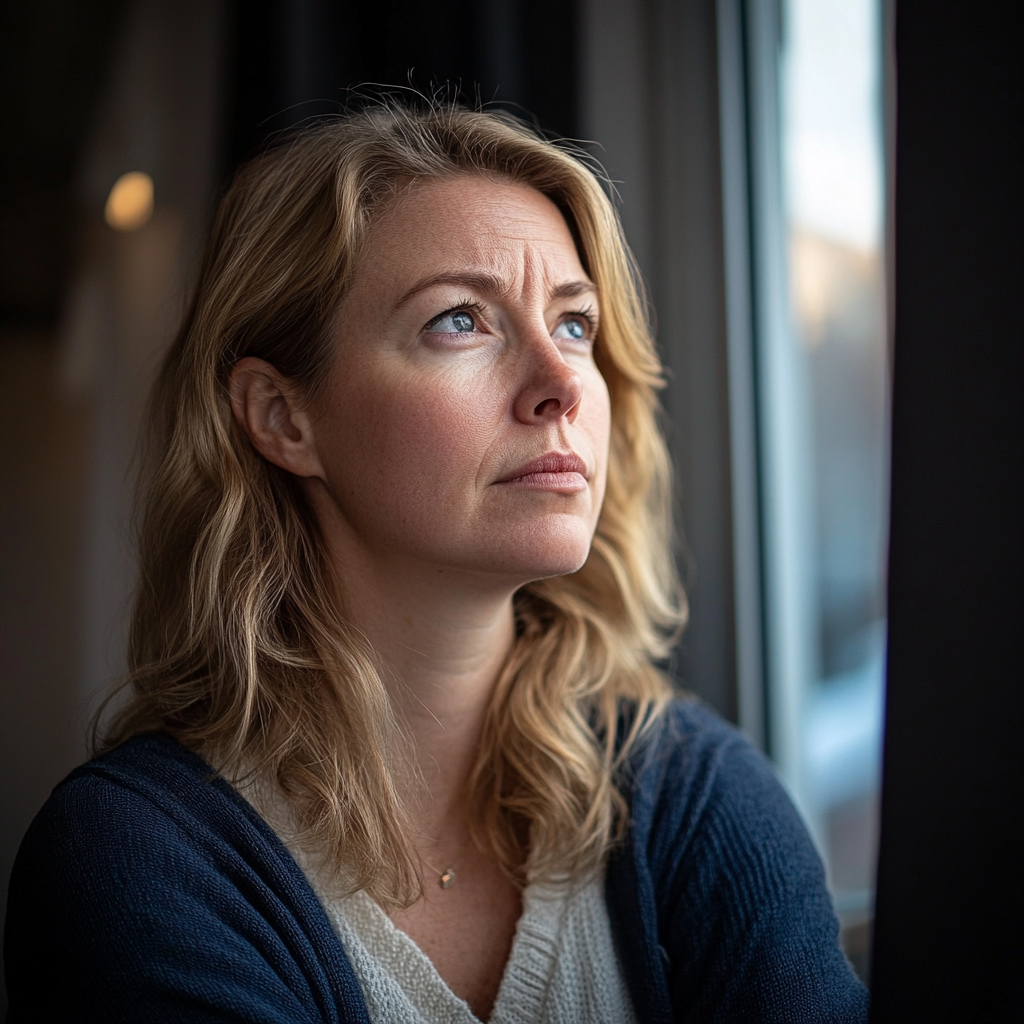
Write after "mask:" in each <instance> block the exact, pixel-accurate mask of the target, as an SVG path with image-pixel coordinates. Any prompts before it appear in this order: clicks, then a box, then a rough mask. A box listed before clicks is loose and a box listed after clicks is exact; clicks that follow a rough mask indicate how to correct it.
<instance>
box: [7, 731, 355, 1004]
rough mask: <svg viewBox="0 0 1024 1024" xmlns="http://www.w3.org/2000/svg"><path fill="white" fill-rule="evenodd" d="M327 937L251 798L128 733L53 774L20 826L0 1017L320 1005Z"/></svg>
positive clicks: (153, 741) (152, 740) (157, 739)
mask: <svg viewBox="0 0 1024 1024" xmlns="http://www.w3.org/2000/svg"><path fill="white" fill-rule="evenodd" d="M335 946H337V944H336V942H335V941H334V938H333V934H332V933H331V930H330V924H329V923H328V922H327V920H326V918H325V917H324V915H323V912H322V910H321V909H320V907H319V903H318V902H317V900H316V897H315V895H314V894H313V893H312V891H311V890H310V889H309V887H308V885H307V884H306V882H305V879H304V878H303V876H302V874H301V872H300V871H299V869H298V867H297V866H296V865H295V864H294V862H293V861H292V860H291V858H290V857H289V855H288V853H287V851H286V850H285V849H284V847H283V846H282V845H281V844H280V842H279V841H278V840H277V838H276V836H274V834H273V833H272V832H271V831H270V829H269V828H268V827H267V826H266V824H264V823H263V822H262V820H261V819H260V818H259V817H258V815H257V814H256V813H255V811H253V810H252V808H251V807H249V805H248V804H246V802H245V801H244V800H243V799H242V798H241V797H240V796H238V794H237V793H235V792H234V790H233V789H232V788H231V787H230V786H229V785H228V784H227V783H225V782H224V781H223V780H220V779H217V778H216V777H215V776H214V773H213V771H212V769H211V768H210V767H209V766H208V765H206V764H205V763H204V762H203V761H202V760H201V759H200V758H199V757H197V756H196V755H194V754H192V753H190V752H189V751H187V750H185V748H183V747H182V746H181V745H180V744H178V743H177V742H176V741H175V740H173V739H171V738H170V737H167V736H162V735H158V734H153V735H148V736H141V737H136V738H135V739H132V740H129V741H128V742H127V743H125V744H122V746H120V747H118V748H117V749H115V750H113V751H111V752H110V753H108V754H106V755H104V756H102V757H99V758H96V759H95V760H93V761H90V762H89V763H88V764H86V765H83V766H82V767H81V768H79V769H77V770H76V771H74V772H73V773H72V774H71V775H70V776H68V778H67V779H65V780H64V782H63V783H61V784H60V785H59V786H58V787H57V789H56V790H54V792H53V794H52V795H51V797H50V799H49V800H48V801H47V803H46V804H45V805H44V807H43V808H42V810H41V811H40V813H39V814H38V816H37V817H36V819H35V821H34V822H33V823H32V825H31V827H30V828H29V831H28V833H27V834H26V836H25V839H24V841H23V842H22V845H21V848H20V850H19V853H18V857H17V860H16V862H15V867H14V871H13V873H12V876H11V886H10V895H9V900H8V913H7V922H6V930H5V959H6V969H7V979H8V989H9V995H10V1017H9V1019H10V1020H11V1021H16V1020H25V1019H36V1016H37V1014H35V1015H34V1014H33V1012H31V1011H30V1009H29V1008H31V1007H40V1006H44V1007H46V1008H47V1011H48V1013H49V1015H50V1017H51V1019H55V1020H60V1019H69V1017H74V1019H78V1018H79V1017H82V1018H83V1019H93V1018H97V1019H100V1018H102V1019H106V1018H107V1017H112V1018H114V1017H116V1018H118V1019H121V1018H123V1019H128V1018H129V1017H131V1016H132V1015H133V1014H134V1015H139V1014H144V1015H145V1016H146V1018H147V1019H150V1020H192V1019H197V1020H198V1019H201V1020H204V1021H206V1020H209V1021H214V1020H220V1019H238V1014H241V1015H242V1016H243V1017H245V1019H249V1020H284V1021H293V1020H295V1021H298V1020H307V1019H317V1020H319V1019H332V1016H331V1015H328V1017H324V1018H321V1016H320V1014H319V1010H317V1005H318V1003H319V1002H320V1001H321V1000H327V999H328V996H327V994H326V993H328V992H329V991H330V990H331V989H332V988H333V987H335V986H337V985H341V986H342V987H344V982H345V978H344V977H343V975H344V974H345V970H344V964H341V963H340V962H339V956H340V959H341V960H343V954H340V947H337V949H336V950H335V949H333V948H332V947H335ZM335 954H338V955H335ZM58 965H59V967H58ZM56 979H59V982H57V981H56ZM330 1001H331V1002H332V1003H333V1002H334V1001H335V996H334V995H331V996H330ZM72 1007H74V1012H72ZM313 1011H316V1012H315V1014H314V1013H313ZM333 1019H338V1018H337V1017H336V1016H334V1017H333Z"/></svg>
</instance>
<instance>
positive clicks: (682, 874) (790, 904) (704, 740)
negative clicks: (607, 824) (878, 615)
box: [615, 701, 867, 1022]
mask: <svg viewBox="0 0 1024 1024" xmlns="http://www.w3.org/2000/svg"><path fill="white" fill-rule="evenodd" d="M627 791H628V798H629V803H630V810H631V825H630V833H629V837H628V843H627V850H625V851H624V854H625V856H620V857H619V858H618V859H617V864H618V869H619V873H620V875H621V876H624V877H626V878H628V879H630V880H631V881H630V885H629V887H630V888H631V889H635V893H636V896H635V897H634V898H635V899H636V900H637V902H638V903H639V905H640V906H639V910H640V913H639V917H640V919H641V920H642V922H643V931H644V932H645V934H646V937H647V938H646V941H647V942H648V944H652V943H656V944H657V946H658V947H660V959H659V962H656V963H654V964H652V965H650V966H649V967H648V971H649V973H650V974H651V975H652V976H653V977H658V976H661V975H662V972H663V971H664V976H663V977H664V982H663V983H664V985H665V987H666V989H667V993H668V994H669V995H670V998H671V1005H672V1008H673V1012H674V1014H675V1015H676V1016H677V1017H678V1016H682V1015H685V1016H686V1017H687V1018H688V1019H690V1020H707V1021H711V1020H714V1021H719V1020H723V1021H724V1020H729V1021H769V1020H787V1021H818V1022H822V1021H860V1020H864V1019H865V1018H866V1013H867V1004H866V993H865V991H864V989H863V986H861V985H860V983H859V982H858V981H857V979H856V977H855V976H854V975H853V973H852V971H851V969H850V967H849V964H848V963H847V962H846V959H845V957H844V956H843V954H842V952H841V950H840V948H839V943H838V930H839V929H838V922H837V921H836V918H835V915H834V913H833V910H832V903H831V898H830V896H829V893H828V890H827V888H826V885H825V874H824V869H823V867H822V864H821V860H820V858H819V857H818V854H817V851H816V849H815V847H814V844H813V843H812V841H811V839H810V836H809V835H808V833H807V829H806V828H805V826H804V824H803V822H802V820H801V818H800V816H799V814H798V813H797V811H796V809H795V807H794V806H793V804H792V801H791V800H790V799H789V797H788V795H787V794H786V792H785V790H784V788H783V787H782V785H781V784H780V783H779V781H778V779H777V778H776V776H775V772H774V770H773V769H772V767H771V765H770V764H769V763H768V761H767V760H766V759H765V757H764V756H763V755H762V754H761V753H760V752H759V751H757V750H756V749H754V747H753V746H752V744H751V743H750V742H749V741H748V740H747V739H746V737H744V736H743V735H742V734H741V733H740V732H739V731H738V730H737V729H735V728H734V727H733V726H731V725H729V724H728V723H727V722H725V721H723V720H722V719H721V718H719V717H718V716H717V715H716V714H714V712H712V711H710V710H709V709H707V708H705V707H703V706H702V705H700V704H699V703H697V702H695V701H676V702H674V703H673V704H672V705H671V706H670V707H669V708H668V709H667V711H666V712H665V714H664V715H663V716H662V718H661V719H660V720H659V721H658V722H657V723H656V724H655V725H654V726H653V727H652V729H651V730H650V733H649V735H648V736H647V737H646V740H645V742H644V743H642V744H641V746H640V747H639V748H638V749H637V751H636V753H635V755H634V757H633V758H632V759H631V762H630V765H629V772H628V776H627ZM615 884H616V885H619V886H620V887H621V885H622V882H621V881H620V880H617V881H616V882H615ZM619 903H620V907H622V906H624V905H625V901H624V900H623V899H622V896H621V895H620V897H619ZM659 984H660V983H659Z"/></svg>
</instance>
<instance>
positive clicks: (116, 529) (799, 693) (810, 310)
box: [0, 0, 892, 975]
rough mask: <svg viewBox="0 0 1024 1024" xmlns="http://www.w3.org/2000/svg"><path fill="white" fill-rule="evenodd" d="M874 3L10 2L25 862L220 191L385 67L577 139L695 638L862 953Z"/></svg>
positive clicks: (16, 656) (109, 629)
mask: <svg viewBox="0 0 1024 1024" xmlns="http://www.w3.org/2000/svg"><path fill="white" fill-rule="evenodd" d="M889 21H890V15H889V8H888V6H887V5H886V4H885V3H884V2H883V0H546V2H544V3H541V2H540V0H420V2H414V0H379V2H375V3H372V4H371V3H366V2H360V0H291V2H288V0H235V2H232V0H33V2H31V3H29V2H21V3H19V2H14V0H11V2H7V3H5V4H4V5H3V6H2V7H0V115H2V117H3V123H4V124H5V128H6V130H5V132H4V137H3V146H4V147H5V152H4V155H3V159H2V160H0V177H2V187H0V388H2V393H3V402H2V404H0V422H2V429H0V880H2V884H3V890H2V896H3V899H4V902H5V901H6V883H7V878H8V875H9V873H10V868H11V864H12V862H13V858H14V855H15V852H16V850H17V847H18V843H19V842H20V839H21V836H22V834H23V833H24V830H25V829H26V828H27V826H28V824H29V822H30V821H31V819H32V816H33V815H34V814H35V812H36V811H37V810H38V808H39V806H40V805H41V804H42V802H43V801H44V800H45V798H46V796H47V794H48V792H49V791H50V789H51V788H52V787H53V786H54V785H55V784H56V783H57V782H58V781H59V780H60V779H61V778H62V777H63V775H64V774H66V772H67V771H68V770H70V769H71V768H72V767H73V766H74V765H75V764H77V763H79V762H80V761H82V760H83V759H84V758H85V756H86V727H87V722H88V719H89V716H90V714H91V712H92V711H93V710H94V708H95V707H96V704H97V701H98V699H99V697H100V696H101V695H102V693H103V691H104V689H105V687H106V686H107V685H108V684H109V682H110V680H112V679H114V678H116V677H117V676H118V675H119V673H120V672H122V671H123V667H124V661H123V648H124V636H125V619H126V613H127V610H128V607H129V604H130V600H131V593H132V587H133V562H132V552H131V499H132V486H131V485H132V463H133V456H134V452H135V444H136V438H137V434H138V428H139V422H140V416H141V412H142V409H143V405H144V402H145V396H146V391H147V387H148V385H149V382H150V380H151V378H152V376H153V373H154V371H155V368H156V366H157V365H158V362H159V359H160V355H161V352H162V351H163V349H164V348H165V346H166V345H167V343H168V341H169V339H170V337H171V334H172V332H173V331H174V328H175V325H176V322H177V320H178V318H179V317H180V315H181V312H182V309H183V305H184V303H185V300H186V296H187V294H188V287H189V282H190V279H191V276H192V274H193V272H194V270H195V267H196V261H197V256H198V253H199V248H200V246H201V243H202V238H203V234H204V231H205V229H206V226H207V224H208V222H209V219H210V216H211V213H212V210H213V206H214V204H215V202H216V198H217V196H218V194H219V193H220V192H221V191H222V190H223V188H224V187H225V184H226V182H227V181H228V180H229V179H230V175H231V173H232V171H233V169H234V168H235V167H237V165H238V163H239V162H240V161H241V160H243V159H244V158H245V157H246V155H247V154H250V153H252V152H253V151H255V150H256V149H257V148H258V147H259V146H260V145H261V143H262V142H263V141H264V140H265V139H266V138H267V137H268V136H269V135H270V134H272V133H273V132H275V131H278V130H280V129H281V128H284V127H287V126H289V125H292V124H294V123H296V122H298V121H301V120H303V119H305V118H310V117H317V116H322V115H329V114H330V113H331V112H334V111H337V110H339V109H341V108H342V107H343V105H344V103H345V102H346V99H347V95H348V94H347V93H346V89H347V88H348V87H350V86H353V85H358V84H360V83H382V84H390V85H398V86H402V85H409V84H411V85H413V86H415V87H417V88H419V89H421V90H423V91H427V92H431V91H433V90H435V89H443V90H446V91H447V93H448V94H449V95H450V94H452V93H453V92H455V93H458V94H459V95H460V96H461V97H462V98H463V99H464V100H465V101H466V102H469V103H476V102H483V103H494V104H497V105H499V106H503V107H506V108H508V109H511V110H513V111H516V112H518V113H520V114H522V115H524V116H527V117H529V118H530V119H532V120H534V121H535V123H537V124H538V125H539V126H540V127H541V128H542V129H543V130H545V131H550V132H554V133H557V134H559V135H563V136H568V137H570V138H574V139H578V140H582V141H583V142H584V143H585V144H586V146H587V147H588V148H590V149H591V151H592V152H593V153H594V155H595V156H597V157H598V159H600V160H601V161H602V163H603V164H604V165H605V167H606V168H607V169H608V172H609V174H610V175H611V177H612V179H613V180H614V181H615V187H616V193H617V202H618V204H619V209H620V212H621V215H622V218H623V221H624V224H625V227H626V232H627V235H628V237H629V240H630V244H631V245H632V247H633V249H634V251H635V253H636V255H637V258H638V260H639V263H640V266H641V268H642V270H643V272H644V275H645V278H646V280H647V283H648V285H649V288H650V292H651V297H652V300H653V303H654V307H655V309H656V311H657V334H658V340H659V344H660V346H661V349H662V352H663V355H664V358H665V360H666V363H667V365H668V367H669V372H670V379H669V384H668V387H667V390H666V395H665V403H666V410H667V414H668V426H669V433H670V442H671V445H672V450H673V454H674V458H675V461H676V466H677V473H678V487H677V505H678V518H679V523H680V529H681V534H682V537H683V550H682V554H681V558H682V568H683V573H684V576H685V578H686V580H687V584H688V589H689V593H690V599H691V605H692V617H691V624H690V628H689V630H688V632H687V634H686V637H685V638H684V641H683V643H682V645H681V646H680V649H679V651H678V652H677V655H676V657H675V658H674V660H673V664H672V666H671V668H672V671H673V673H674V674H675V676H676V677H677V678H678V680H679V681H680V683H681V684H682V685H683V686H685V687H686V688H688V689H690V690H692V691H693V692H695V693H696V694H698V695H699V696H700V697H701V698H702V699H704V700H705V701H707V702H708V703H709V704H711V705H712V706H714V707H715V708H717V709H718V710H719V711H720V712H721V713H722V714H723V715H725V716H726V717H728V718H730V719H731V720H733V721H735V722H737V723H738V724H739V725H740V727H741V728H743V729H744V730H745V731H746V732H747V733H748V735H749V736H750V737H751V739H752V740H753V741H754V742H755V743H756V744H758V745H759V746H760V747H762V748H763V749H764V750H765V751H766V753H767V754H768V755H769V756H770V757H771V758H772V760H773V761H774V763H775V765H776V766H777V768H778V771H779V774H780V776H781V777H782V779H783V781H784V782H785V784H786V785H787V787H788V788H789V790H790V792H791V793H792V795H793V797H794V799H795V801H796V802H797V804H798V806H799V807H800V809H801V811H802V812H803V814H804V816H805V818H806V820H807V822H808V824H809V826H810V828H811V831H812V834H813V835H814V837H815V840H816V842H817V843H818V845H819V847H820V849H821V851H822V854H823V855H824V857H825V860H826V864H827V866H828V871H829V881H830V885H831V887H832V891H833V894H834V898H835V901H836V907H837V910H838V912H839V914H840V918H841V920H842V923H843V926H844V942H845V943H846V947H847V951H848V953H849V955H850V956H851V958H852V959H853V961H854V963H855V966H856V967H857V969H858V970H859V971H861V972H862V973H863V974H865V975H866V973H867V971H868V969H869V954H870V951H869V948H868V946H869V935H870V928H869V923H870V919H871V915H872V907H873V891H874V870H875V869H874V865H875V851H876V842H877V840H876V832H877V828H876V821H877V814H878V811H877V804H878V801H877V791H878V765H879V743H880V731H881V719H882V705H883V695H882V680H883V666H884V662H885V636H886V630H885V616H886V609H885V582H886V581H885V565H886V547H887V521H886V509H887V507H888V494H887V480H888V451H889V448H888V424H889V415H888V409H889V367H890V347H889V338H890V335H891V330H890V327H889V324H890V316H889V313H888V310H889V308H890V306H891V303H890V302H889V301H888V296H889V294H890V292H891V288H890V286H889V284H888V281H889V273H888V269H887V268H889V267H891V259H890V258H889V257H890V255H891V243H890V241H889V239H890V237H891V232H890V231H889V227H888V225H889V221H890V219H891V218H890V217H889V216H888V211H889V210H890V208H891V203H890V202H889V199H888V197H889V193H890V188H889V182H890V180H891V174H889V173H888V171H887V167H888V165H889V163H891V161H890V160H889V159H888V154H889V153H890V152H891V146H890V144H889V141H888V140H889V139H890V137H891V127H892V126H891V121H892V118H891V117H889V116H887V113H886V112H887V111H889V110H891V108H892V103H891V92H892V86H891V79H892V75H891V60H890V57H889V55H890V53H891V31H890V28H889Z"/></svg>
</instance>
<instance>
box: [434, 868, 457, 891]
mask: <svg viewBox="0 0 1024 1024" xmlns="http://www.w3.org/2000/svg"><path fill="white" fill-rule="evenodd" d="M458 878H459V876H458V875H457V874H455V872H454V871H453V870H452V869H451V868H445V870H444V871H442V872H441V877H440V878H438V880H437V884H438V885H439V886H441V888H442V889H450V888H451V887H452V886H453V885H454V884H455V883H456V882H457V881H458Z"/></svg>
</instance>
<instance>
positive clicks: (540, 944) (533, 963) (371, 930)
mask: <svg viewBox="0 0 1024 1024" xmlns="http://www.w3.org/2000/svg"><path fill="white" fill-rule="evenodd" d="M239 788H240V790H241V792H242V794H243V795H244V796H245V797H246V798H247V799H248V800H249V802H250V803H252V804H253V806H254V807H255V808H256V810H257V811H259V812H260V814H261V815H262V816H263V818H264V819H265V820H266V821H267V822H268V824H269V825H270V826H271V827H272V828H273V829H274V830H275V831H276V832H277V834H278V835H279V836H280V838H281V841H282V842H283V843H284V844H285V846H287V847H288V850H289V852H290V853H291V854H292V856H293V857H294V858H295V861H296V863H297V864H298V865H299V867H300V868H302V871H303V873H304V874H305V876H306V878H307V880H308V881H309V884H310V885H311V886H312V888H313V890H314V892H316V894H317V896H318V897H319V899H320V902H321V903H322V904H323V907H324V909H325V911H326V912H327V916H328V918H329V919H330V922H331V925H332V926H333V928H334V930H335V932H336V933H337V935H338V938H339V939H340V940H341V944H342V945H343V946H344V947H345V952H346V953H347V954H348V958H349V960H350V961H351V963H352V967H353V969H354V970H355V973H356V977H357V978H358V979H359V984H360V987H361V988H362V991H363V998H364V999H365V1000H366V1005H367V1009H368V1010H369V1014H370V1020H371V1021H373V1024H479V1018H477V1017H476V1016H474V1014H473V1011H472V1010H470V1008H469V1004H468V1003H466V1002H465V1000H463V999H460V998H459V997H458V996H457V995H456V994H455V993H454V992H453V991H452V990H451V989H450V988H449V987H448V985H447V984H446V983H445V981H444V979H443V978H442V977H441V975H440V974H438V973H437V969H436V968H435V967H434V965H433V963H432V962H431V961H430V959H429V957H427V955H426V954H425V953H424V952H423V951H422V950H421V949H420V947H419V946H417V945H416V943H415V942H414V941H413V940H412V939H411V938H410V937H409V936H408V935H406V933H405V932H403V931H402V930H401V929H400V928H398V927H397V925H395V924H394V923H393V922H392V921H391V919H390V918H389V917H388V916H387V914H385V913H384V911H383V910H382V909H381V908H380V906H379V905H378V904H377V903H375V902H374V900H373V899H371V898H370V896H368V895H367V894H366V893H365V892H357V893H354V894H353V895H351V896H346V897H343V898H341V899H332V898H330V897H329V896H327V895H326V894H325V892H324V890H323V888H322V886H321V885H320V884H319V882H318V878H317V872H316V871H315V870H314V869H313V867H312V865H311V864H310V862H309V858H308V857H307V856H305V855H304V852H303V850H301V849H300V848H298V847H297V846H296V845H295V844H294V843H293V842H291V841H290V836H291V835H293V834H294V832H292V831H291V829H290V827H289V824H288V819H289V818H290V817H291V816H290V814H289V813H288V809H287V808H286V807H285V806H283V801H282V800H281V798H280V796H279V795H277V794H275V795H272V796H271V795H268V794H267V793H266V791H265V790H264V791H262V792H261V791H260V790H259V789H258V788H257V787H256V786H252V785H243V786H240V787H239ZM490 1021H491V1024H579V1022H581V1021H586V1022H587V1024H636V1015H635V1014H634V1012H633V1006H632V1003H631V1002H630V999H629V992H628V990H627V988H626V981H625V977H624V975H623V972H622V966H621V964H620V963H619V961H618V957H617V956H616V953H615V946H614V942H613V940H612V931H611V922H610V921H609V919H608V908H607V906H606V905H605V899H604V877H603V874H602V875H600V876H598V877H595V878H593V879H591V880H590V881H588V882H586V883H584V884H581V885H576V886H572V885H542V884H539V883H532V884H530V885H528V886H527V887H526V889H525V890H524V892H523V913H522V916H521V917H520V918H519V923H518V925H517V926H516V934H515V938H514V939H513V941H512V952H511V954H510V956H509V959H508V963H507V964H506V965H505V973H504V975H503V976H502V980H501V987H500V988H499V990H498V998H497V1000H496V1002H495V1004H494V1010H493V1012H492V1013H491V1017H490Z"/></svg>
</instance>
